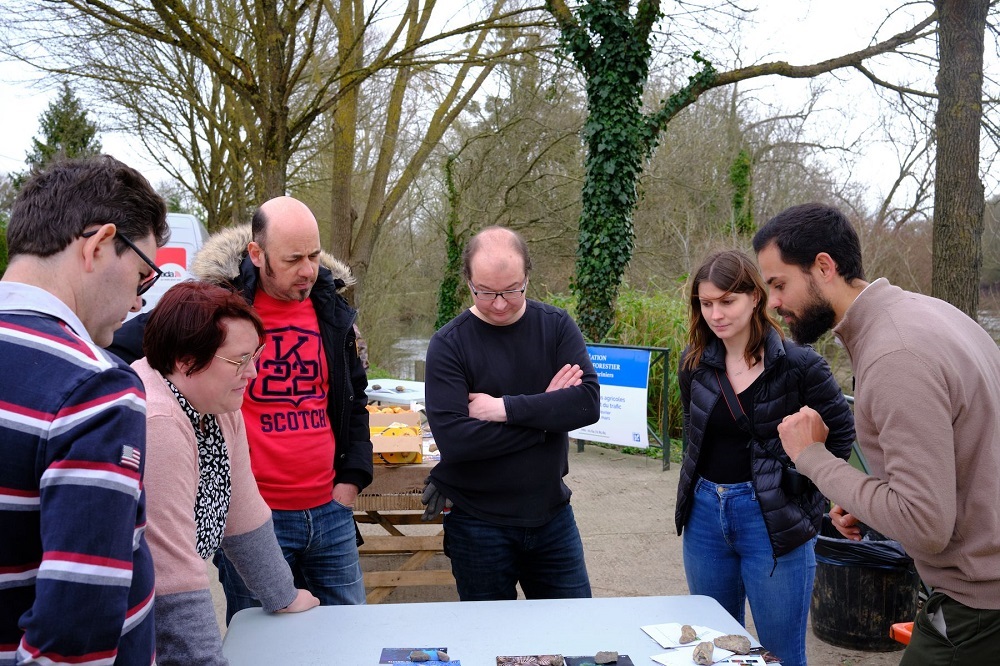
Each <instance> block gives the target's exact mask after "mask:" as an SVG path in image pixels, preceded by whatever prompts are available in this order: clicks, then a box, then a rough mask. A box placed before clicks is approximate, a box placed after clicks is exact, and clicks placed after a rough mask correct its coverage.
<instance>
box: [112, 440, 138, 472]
mask: <svg viewBox="0 0 1000 666" xmlns="http://www.w3.org/2000/svg"><path fill="white" fill-rule="evenodd" d="M141 459H142V452H140V451H139V449H137V448H135V447H134V446H129V445H127V444H126V445H125V446H123V447H122V459H121V460H120V461H119V463H118V464H119V465H121V466H122V467H128V468H129V469H132V470H135V471H136V472H138V471H139V461H140V460H141Z"/></svg>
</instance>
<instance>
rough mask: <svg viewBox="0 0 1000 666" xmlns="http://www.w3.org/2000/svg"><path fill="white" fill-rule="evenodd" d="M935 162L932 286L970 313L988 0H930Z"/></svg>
mask: <svg viewBox="0 0 1000 666" xmlns="http://www.w3.org/2000/svg"><path fill="white" fill-rule="evenodd" d="M935 5H936V7H937V11H938V35H939V44H940V46H939V51H940V69H939V71H938V76H937V88H938V108H937V114H936V117H935V125H936V131H937V165H936V172H935V176H934V191H935V194H934V259H933V276H932V278H931V293H932V295H934V296H936V297H937V298H941V299H944V300H946V301H948V302H949V303H951V304H953V305H954V306H955V307H957V308H959V309H960V310H962V311H963V312H965V313H966V314H967V315H969V316H970V317H972V318H973V319H975V318H976V314H977V313H976V311H977V310H978V307H979V273H980V270H981V268H982V263H983V253H982V236H983V210H984V206H985V199H984V193H983V182H982V180H981V179H980V177H979V134H980V126H981V122H982V116H983V108H982V90H983V38H984V35H985V31H986V15H987V10H988V6H989V1H988V0H936V2H935Z"/></svg>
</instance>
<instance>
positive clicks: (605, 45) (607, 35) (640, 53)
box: [547, 0, 660, 341]
mask: <svg viewBox="0 0 1000 666" xmlns="http://www.w3.org/2000/svg"><path fill="white" fill-rule="evenodd" d="M555 4H557V3H552V2H550V3H549V4H548V5H547V6H548V7H549V9H550V11H554V6H555ZM562 7H563V9H564V10H565V5H563V6H562ZM566 11H568V10H566ZM557 16H558V14H557ZM578 17H579V23H577V22H576V21H571V22H570V23H566V22H564V21H561V22H560V27H561V28H562V36H563V45H564V46H565V48H566V49H567V50H568V51H569V52H570V53H571V54H572V56H573V59H574V60H575V62H576V64H577V66H578V67H579V68H580V69H581V70H582V71H583V73H584V74H585V75H586V79H587V108H588V112H589V115H588V118H587V122H586V124H585V125H584V128H583V133H584V139H585V140H586V143H587V165H586V180H585V182H584V186H583V195H582V201H581V204H582V210H581V213H580V229H579V245H578V247H577V254H576V275H575V279H574V282H573V291H574V293H575V294H576V297H577V301H578V302H577V320H578V322H579V325H580V328H581V329H582V330H583V332H584V335H586V336H587V337H588V338H589V339H591V340H594V341H599V340H601V339H602V338H603V337H604V335H605V334H606V333H607V332H608V331H609V330H610V329H611V326H612V324H613V323H614V322H613V315H614V304H615V299H616V298H617V295H618V287H619V285H620V284H621V281H622V277H623V276H624V274H625V268H626V267H627V266H628V262H629V261H630V260H631V258H632V248H633V242H634V238H635V234H634V231H633V228H632V211H633V209H634V208H635V203H636V184H637V183H638V180H639V176H640V175H641V174H642V162H643V160H644V159H645V157H646V155H648V153H649V151H650V149H651V145H650V140H649V137H648V136H647V134H648V133H647V132H646V131H645V126H646V118H645V117H644V115H643V113H642V109H641V106H640V104H641V102H642V91H643V89H644V88H645V85H646V79H647V77H648V75H649V58H650V40H649V32H650V30H652V28H653V25H654V24H655V23H656V21H657V20H658V19H659V18H660V3H659V0H640V2H639V6H638V8H637V11H636V15H635V18H632V17H631V16H629V12H628V2H627V1H623V0H591V1H590V2H587V3H585V4H584V5H582V6H581V7H580V9H579V10H578ZM591 34H593V35H599V36H600V38H599V39H596V40H594V39H591Z"/></svg>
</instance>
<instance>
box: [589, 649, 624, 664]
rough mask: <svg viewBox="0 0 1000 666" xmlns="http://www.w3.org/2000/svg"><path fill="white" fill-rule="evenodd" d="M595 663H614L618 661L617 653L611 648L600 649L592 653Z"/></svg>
mask: <svg viewBox="0 0 1000 666" xmlns="http://www.w3.org/2000/svg"><path fill="white" fill-rule="evenodd" d="M594 663H595V664H615V663H618V653H617V652H615V651H613V650H601V651H600V652H598V653H597V654H595V655H594Z"/></svg>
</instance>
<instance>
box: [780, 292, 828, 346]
mask: <svg viewBox="0 0 1000 666" xmlns="http://www.w3.org/2000/svg"><path fill="white" fill-rule="evenodd" d="M778 314H783V313H782V312H781V311H780V310H779V311H778ZM836 318H837V313H835V312H834V311H833V307H832V306H831V305H830V303H829V302H828V301H826V300H823V299H817V300H815V301H813V302H812V303H810V304H809V305H808V306H807V307H806V309H805V310H804V311H803V312H802V315H801V316H795V315H792V320H791V321H789V322H788V329H789V330H790V331H791V332H792V338H794V339H795V341H796V342H798V343H801V344H804V345H811V344H812V343H814V342H816V341H817V340H819V337H820V336H821V335H823V334H824V333H826V332H827V331H829V330H830V329H831V328H833V323H834V321H835V320H836Z"/></svg>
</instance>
